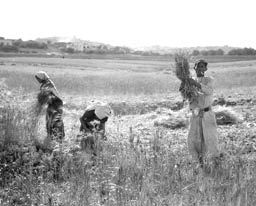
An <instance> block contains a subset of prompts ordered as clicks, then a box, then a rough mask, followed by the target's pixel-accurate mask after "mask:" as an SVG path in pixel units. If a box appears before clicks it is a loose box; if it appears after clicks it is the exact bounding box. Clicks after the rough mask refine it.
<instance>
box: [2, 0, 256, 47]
mask: <svg viewBox="0 0 256 206" xmlns="http://www.w3.org/2000/svg"><path fill="white" fill-rule="evenodd" d="M254 2H255V3H254ZM0 5H1V11H0V36H3V37H5V38H14V39H16V38H21V39H23V40H29V39H36V38H38V37H41V38H43V37H52V36H61V37H74V36H75V37H77V38H80V39H83V40H89V41H97V42H102V43H107V44H112V45H115V46H117V45H120V46H129V47H142V46H152V45H160V46H169V47H191V46H224V45H228V46H239V47H253V48H256V28H255V25H256V22H255V20H256V1H255V0H1V2H0Z"/></svg>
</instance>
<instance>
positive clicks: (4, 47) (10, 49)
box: [0, 44, 19, 52]
mask: <svg viewBox="0 0 256 206" xmlns="http://www.w3.org/2000/svg"><path fill="white" fill-rule="evenodd" d="M0 51H2V52H18V51H19V48H18V47H17V46H14V45H3V44H1V45H0Z"/></svg>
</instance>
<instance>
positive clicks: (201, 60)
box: [194, 59, 208, 71]
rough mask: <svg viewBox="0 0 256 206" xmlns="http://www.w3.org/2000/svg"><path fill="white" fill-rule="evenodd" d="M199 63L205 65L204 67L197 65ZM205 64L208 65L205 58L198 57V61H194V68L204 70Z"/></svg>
mask: <svg viewBox="0 0 256 206" xmlns="http://www.w3.org/2000/svg"><path fill="white" fill-rule="evenodd" d="M199 64H204V65H205V67H204V68H202V67H198V65H199ZM207 65H208V63H207V62H206V61H205V60H203V59H199V60H198V61H196V63H195V66H194V69H195V70H197V69H201V70H203V71H206V70H207Z"/></svg>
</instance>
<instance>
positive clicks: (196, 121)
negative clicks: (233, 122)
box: [188, 60, 218, 167]
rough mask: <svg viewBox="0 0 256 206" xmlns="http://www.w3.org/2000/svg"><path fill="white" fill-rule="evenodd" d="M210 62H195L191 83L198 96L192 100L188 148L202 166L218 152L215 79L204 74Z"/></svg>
mask: <svg viewBox="0 0 256 206" xmlns="http://www.w3.org/2000/svg"><path fill="white" fill-rule="evenodd" d="M207 65H208V63H207V62H206V61H204V60H199V61H197V62H196V63H195V66H194V69H195V72H196V76H197V78H196V80H194V79H192V78H190V79H189V80H190V81H191V84H192V85H194V86H195V87H196V88H197V96H196V98H195V99H194V100H193V101H191V102H190V104H189V108H190V110H191V112H192V115H191V118H190V128H189V133H188V149H189V152H190V154H191V155H192V157H193V159H195V160H197V161H199V163H200V165H201V167H202V166H203V160H204V158H206V157H210V158H211V157H214V156H216V155H217V154H218V140H217V123H216V119H215V114H214V112H213V111H212V102H213V79H212V78H211V77H206V76H205V75H204V73H205V71H207Z"/></svg>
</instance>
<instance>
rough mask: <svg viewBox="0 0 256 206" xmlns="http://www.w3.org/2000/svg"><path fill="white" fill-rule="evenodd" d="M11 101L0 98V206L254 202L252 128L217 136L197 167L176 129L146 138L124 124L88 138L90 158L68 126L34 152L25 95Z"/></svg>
mask: <svg viewBox="0 0 256 206" xmlns="http://www.w3.org/2000/svg"><path fill="white" fill-rule="evenodd" d="M20 93H21V92H20ZM15 98H16V102H19V101H20V103H19V104H18V105H16V103H14V104H10V102H8V101H7V102H6V107H4V108H5V109H4V110H1V117H2V123H4V124H2V125H1V126H2V129H3V130H2V131H5V132H4V134H3V135H1V141H0V142H1V147H0V148H1V151H0V155H1V158H0V159H1V162H0V165H1V168H0V172H1V184H0V191H1V192H0V201H1V205H3V206H5V205H6V206H7V205H64V206H70V205H74V206H77V205H103V204H104V205H111V206H112V205H113V206H115V205H116V206H119V205H255V194H256V193H255V189H256V186H255V185H256V184H255V183H256V176H255V174H256V166H255V155H254V153H253V151H254V142H253V141H252V139H253V133H250V132H249V131H247V130H246V129H244V130H242V131H240V133H238V134H236V132H233V131H232V130H231V131H230V132H228V133H226V134H225V135H223V136H222V138H223V139H222V140H221V142H220V144H221V146H222V148H223V149H224V150H225V151H226V153H225V154H224V155H223V156H222V157H219V158H217V159H215V160H214V161H209V162H206V165H207V167H206V168H205V169H204V170H201V169H200V168H199V167H197V165H196V164H195V163H194V162H193V161H192V159H191V158H190V156H189V154H188V153H187V148H186V143H185V140H184V139H180V138H181V137H180V135H179V134H178V133H173V134H172V135H171V136H169V135H166V134H165V132H164V130H161V129H159V130H156V131H155V132H152V133H150V134H149V135H150V136H151V138H150V140H149V141H143V139H144V136H143V135H142V134H143V133H138V132H136V131H133V130H132V129H130V133H128V134H122V133H119V132H114V133H111V134H109V136H108V141H104V140H101V139H100V138H95V139H96V148H97V150H96V153H97V156H93V155H91V154H90V153H87V152H86V151H83V150H81V148H80V146H79V142H77V141H76V140H77V137H76V134H77V132H76V131H75V130H74V131H70V132H68V135H69V136H67V137H66V139H65V141H64V142H63V143H62V144H59V143H58V142H55V143H54V150H53V152H52V153H42V152H41V151H40V150H39V151H37V150H36V147H35V145H34V141H33V138H30V137H32V136H33V135H35V133H33V131H34V130H31V127H32V126H33V124H32V122H31V120H32V119H33V118H32V117H31V116H28V115H27V113H26V109H25V108H24V107H21V102H24V101H25V102H26V98H27V97H24V96H23V95H21V97H20V96H19V95H18V94H17V95H16V97H15ZM29 98H30V97H29ZM17 100H19V101H17ZM24 117H26V118H24ZM124 135H125V136H124ZM129 136H130V141H128V139H129V138H128V137H129ZM241 137H244V138H241ZM2 140H4V141H2Z"/></svg>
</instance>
